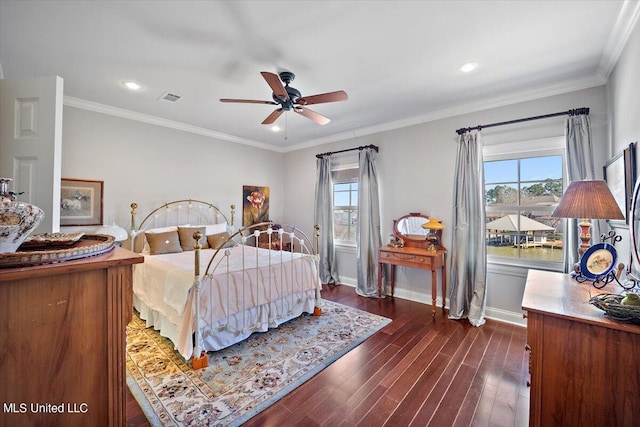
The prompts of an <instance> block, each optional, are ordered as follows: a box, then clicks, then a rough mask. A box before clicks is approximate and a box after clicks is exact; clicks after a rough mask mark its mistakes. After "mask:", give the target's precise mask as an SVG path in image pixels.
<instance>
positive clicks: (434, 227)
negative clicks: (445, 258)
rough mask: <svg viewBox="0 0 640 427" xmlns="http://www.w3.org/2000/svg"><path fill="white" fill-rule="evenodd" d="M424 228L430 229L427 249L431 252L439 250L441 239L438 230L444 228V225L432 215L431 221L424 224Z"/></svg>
mask: <svg viewBox="0 0 640 427" xmlns="http://www.w3.org/2000/svg"><path fill="white" fill-rule="evenodd" d="M422 228H424V229H427V230H429V234H427V242H429V247H428V248H427V250H428V251H429V252H436V251H437V250H438V243H439V240H440V237H439V235H438V230H442V229H444V225H443V224H442V222H440V221H438V220H437V219H435V218H434V217H430V218H429V221H427V222H425V223H424V224H422Z"/></svg>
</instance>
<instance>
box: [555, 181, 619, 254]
mask: <svg viewBox="0 0 640 427" xmlns="http://www.w3.org/2000/svg"><path fill="white" fill-rule="evenodd" d="M551 216H553V217H557V218H578V219H582V222H580V223H579V224H578V227H579V228H580V241H581V244H580V246H579V247H578V258H580V257H582V254H584V252H585V251H586V250H587V249H589V247H590V246H591V223H590V222H589V220H590V219H624V215H623V214H622V211H621V210H620V208H619V207H618V203H617V202H616V200H615V199H614V198H613V195H612V194H611V191H609V187H607V183H606V182H604V181H596V180H585V181H573V182H572V183H571V184H569V187H567V190H566V191H565V192H564V195H563V196H562V198H561V199H560V203H558V206H557V207H556V209H555V210H554V211H553V213H552V214H551Z"/></svg>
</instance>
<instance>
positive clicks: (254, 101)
mask: <svg viewBox="0 0 640 427" xmlns="http://www.w3.org/2000/svg"><path fill="white" fill-rule="evenodd" d="M220 102H239V103H241V104H270V105H278V104H277V103H276V102H273V101H257V100H255V99H229V98H221V99H220Z"/></svg>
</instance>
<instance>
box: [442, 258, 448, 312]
mask: <svg viewBox="0 0 640 427" xmlns="http://www.w3.org/2000/svg"><path fill="white" fill-rule="evenodd" d="M446 300H447V254H444V262H443V264H442V314H446V311H445V308H444V305H445V301H446Z"/></svg>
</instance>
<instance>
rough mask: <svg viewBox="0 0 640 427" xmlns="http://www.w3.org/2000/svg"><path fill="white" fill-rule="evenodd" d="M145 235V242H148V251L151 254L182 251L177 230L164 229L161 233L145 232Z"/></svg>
mask: <svg viewBox="0 0 640 427" xmlns="http://www.w3.org/2000/svg"><path fill="white" fill-rule="evenodd" d="M145 235H146V236H147V242H148V243H149V253H150V254H151V255H160V254H171V253H175V252H182V247H181V246H180V237H179V236H178V230H175V231H165V232H162V233H149V232H146V233H145Z"/></svg>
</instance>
